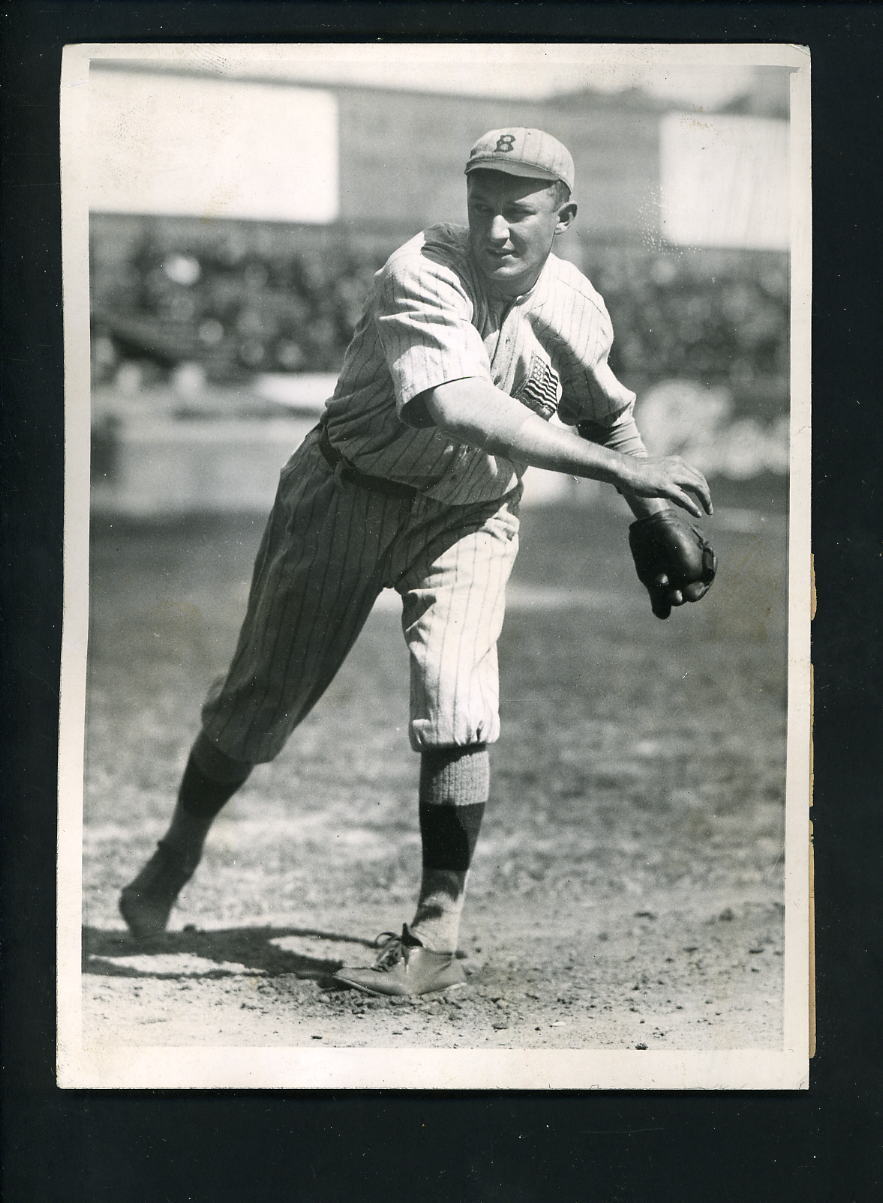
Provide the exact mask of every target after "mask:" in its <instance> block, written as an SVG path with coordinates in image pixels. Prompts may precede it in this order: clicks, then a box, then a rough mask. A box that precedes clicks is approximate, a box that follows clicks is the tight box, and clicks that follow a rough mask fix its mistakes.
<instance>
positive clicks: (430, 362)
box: [375, 251, 491, 420]
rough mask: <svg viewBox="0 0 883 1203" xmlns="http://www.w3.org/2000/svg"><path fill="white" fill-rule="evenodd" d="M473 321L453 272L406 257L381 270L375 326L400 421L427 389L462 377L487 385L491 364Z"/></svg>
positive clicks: (430, 260)
mask: <svg viewBox="0 0 883 1203" xmlns="http://www.w3.org/2000/svg"><path fill="white" fill-rule="evenodd" d="M472 315H473V303H472V300H471V298H470V296H469V295H468V293H467V291H466V288H465V286H464V284H463V281H462V280H461V278H460V276H459V275H458V273H457V271H456V270H455V269H454V268H453V267H451V266H449V265H448V264H446V263H444V262H443V261H440V260H439V259H437V258H436V257H434V256H430V255H427V254H426V253H421V252H417V251H413V252H409V253H407V254H404V255H400V256H394V257H393V258H392V259H391V260H390V261H389V263H387V264H386V266H385V267H384V268H383V269H382V270H381V272H380V274H379V278H378V284H377V291H376V296H375V320H376V324H377V332H378V336H379V338H380V342H381V345H382V347H383V353H384V355H385V357H386V362H387V366H388V367H389V371H390V375H391V376H392V383H393V389H394V391H395V399H396V408H397V410H398V412H399V415H400V416H401V417H403V420H407V419H406V417H405V414H404V410H405V407H406V406H407V405H408V402H409V401H411V400H413V398H414V397H416V396H417V395H418V394H419V393H422V392H425V391H426V389H430V388H435V387H436V386H438V385H440V384H446V383H447V382H448V381H451V380H462V379H464V378H465V377H467V376H477V377H480V378H481V379H486V380H488V381H490V379H491V375H490V362H489V360H488V355H487V351H486V349H485V346H484V343H483V342H482V339H481V335H480V334H479V332H478V330H477V329H476V328H475V326H474V325H473V324H472Z"/></svg>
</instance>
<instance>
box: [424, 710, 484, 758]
mask: <svg viewBox="0 0 883 1203" xmlns="http://www.w3.org/2000/svg"><path fill="white" fill-rule="evenodd" d="M408 735H409V739H410V743H411V747H412V749H413V750H414V751H415V752H432V751H436V750H437V749H439V748H466V747H471V746H473V745H480V744H493V743H496V742H497V740H498V739H499V738H500V718H499V715H498V714H497V713H493V714H485V715H482V716H481V717H478V716H475V717H474V718H473V720H472V721H468V720H464V718H463V717H460V718H458V719H457V720H456V721H454V720H446V719H441V718H413V719H411V723H410V726H409V728H408Z"/></svg>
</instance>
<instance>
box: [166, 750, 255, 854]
mask: <svg viewBox="0 0 883 1203" xmlns="http://www.w3.org/2000/svg"><path fill="white" fill-rule="evenodd" d="M253 767H254V766H253V765H252V764H249V763H247V762H246V761H242V760H232V759H231V758H230V757H229V756H226V755H225V754H224V753H223V752H221V751H219V749H218V748H216V747H215V746H214V744H212V743H210V742H209V741H208V739H206V737H205V735H204V734H203V733H202V732H200V733H199V735H198V736H197V738H196V741H195V743H194V744H193V747H192V748H191V750H190V756H189V758H188V760H187V767H186V768H185V769H184V776H183V777H182V779H181V787H180V789H179V791H178V800H177V803H176V805H175V809H174V812H173V814H172V821H171V824H170V826H169V829H168V831H167V832H166V834H165V835H164V836H163V839H162V842H163V844H164V845H165V846H166V847H167V848H169V849H171V850H173V851H174V852H176V853H178V854H179V855H180V856H181V858H182V860H183V861H184V864H185V866H186V867H187V868H196V865H197V864H198V863H199V858H200V856H201V855H202V848H203V844H204V843H205V838H206V836H207V835H208V833H209V830H210V828H211V825H212V823H213V822H214V821H215V818H216V816H217V815H218V812H219V811H220V810H221V807H222V806H223V805H224V803H225V802H227V801H229V799H230V798H232V796H233V794H235V793H236V791H237V790H238V789H239V787H240V786H241V785H242V784H243V782H244V781H245V780H246V778H247V777H248V775H249V773H250V772H251V770H252V768H253Z"/></svg>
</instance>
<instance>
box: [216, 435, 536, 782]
mask: <svg viewBox="0 0 883 1203" xmlns="http://www.w3.org/2000/svg"><path fill="white" fill-rule="evenodd" d="M317 443H318V438H317V436H316V434H315V433H314V434H311V435H309V436H308V437H307V439H306V440H305V442H304V444H303V445H302V446H301V447H300V448H299V450H298V451H297V452H296V453H295V454H294V456H293V457H292V458H291V460H290V461H289V463H288V464H287V465H286V467H285V469H284V470H283V472H282V475H281V478H280V485H279V491H278V493H277V498H276V503H275V505H274V508H273V512H272V514H271V515H270V519H269V522H268V524H267V529H266V531H265V533H264V537H263V540H262V543H261V547H260V550H259V552H258V556H257V560H256V563H255V571H254V576H253V580H252V586H251V591H250V595H249V601H248V607H247V611H246V617H245V621H244V623H243V626H242V630H241V632H240V636H239V641H238V644H237V647H236V651H235V653H234V656H233V660H232V662H231V665H230V669H229V670H228V672H227V674H226V676H224V677H220V678H218V680H217V681H215V682H214V684H213V685H212V687H211V689H210V690H209V694H208V697H207V699H206V702H205V705H204V706H203V711H202V720H203V730H204V732H205V735H206V736H207V738H208V739H209V740H210V741H211V742H212V743H213V744H214V745H216V746H217V747H219V748H220V749H221V751H223V752H224V753H225V754H226V755H227V756H230V757H232V758H233V759H235V760H242V761H251V762H253V763H261V762H263V761H267V760H272V759H273V757H274V756H276V755H277V754H278V753H279V751H280V750H281V749H282V747H283V745H284V744H285V741H286V740H287V739H288V737H289V735H290V734H291V732H292V731H293V730H294V728H295V727H296V726H297V724H298V723H299V722H300V721H301V720H302V719H303V718H304V717H305V716H306V715H307V714H308V713H309V711H310V710H311V709H312V707H313V706H314V705H315V704H316V702H317V701H318V700H319V698H320V697H321V696H322V694H323V693H324V691H325V690H326V689H327V687H328V685H329V684H330V683H331V681H332V680H333V679H334V676H335V675H336V673H337V670H338V669H339V667H340V665H341V664H342V663H343V661H344V659H345V658H346V655H347V653H348V652H349V650H350V648H351V647H352V645H353V643H354V642H355V639H356V637H357V636H358V634H359V631H360V630H361V629H362V626H363V625H364V623H365V620H366V619H367V617H368V614H369V613H370V611H371V607H372V605H373V604H374V601H375V600H376V598H377V594H378V593H379V592H380V590H381V589H382V588H384V587H394V588H396V589H398V591H399V592H400V594H401V595H402V597H403V600H404V606H403V615H404V617H403V628H404V631H405V638H406V642H407V644H408V647H409V649H410V653H411V666H412V671H411V719H412V721H411V727H410V735H411V743H412V746H413V747H414V748H416V749H421V748H424V747H434V746H446V745H451V744H453V745H465V744H471V743H475V742H491V741H492V740H495V739H496V738H498V735H499V717H498V713H497V706H498V684H497V661H496V641H497V638H498V636H499V631H500V628H501V626H502V621H503V612H504V605H505V599H504V594H505V586H506V581H507V580H508V577H509V573H510V571H511V567H512V564H513V562H514V560H515V554H516V551H517V547H518V540H517V530H518V517H517V502H518V493H517V491H516V493H515V494H513V495H512V496H511V497H510V498H507V499H506V500H504V501H503V502H502V503H501V502H499V501H495V502H491V503H481V504H478V505H474V506H460V507H451V506H447V505H443V504H442V503H440V502H437V501H435V500H434V499H432V498H429V497H423V496H417V497H415V498H413V499H409V498H393V497H387V496H384V495H382V494H379V493H373V492H369V491H368V490H366V489H363V488H362V487H361V486H359V485H357V484H351V483H349V482H346V481H344V480H342V479H341V477H340V473H339V472H334V471H332V470H331V469H330V468H329V466H328V464H327V463H326V461H325V459H324V458H323V457H322V456H321V454H320V452H319V450H318V446H317Z"/></svg>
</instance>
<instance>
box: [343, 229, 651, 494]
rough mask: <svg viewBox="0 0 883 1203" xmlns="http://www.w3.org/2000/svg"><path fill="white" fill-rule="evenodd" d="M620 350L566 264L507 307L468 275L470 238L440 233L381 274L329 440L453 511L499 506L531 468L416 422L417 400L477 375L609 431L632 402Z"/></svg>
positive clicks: (347, 366)
mask: <svg viewBox="0 0 883 1203" xmlns="http://www.w3.org/2000/svg"><path fill="white" fill-rule="evenodd" d="M612 343H613V329H612V326H611V322H610V318H609V316H608V314H607V310H606V308H605V306H604V302H603V301H602V299H601V297H600V296H599V295H598V293H597V292H596V291H595V289H594V288H593V287H592V285H591V284H590V283H589V281H588V280H587V279H586V277H585V276H584V275H583V274H582V272H580V271H578V270H577V268H576V267H574V266H573V265H572V264H571V263H568V262H566V261H565V260H563V259H559V258H558V257H557V256H556V255H550V256H549V258H548V259H547V261H546V263H545V264H544V266H543V270H542V272H541V274H540V277H539V279H538V280H537V283H536V284H535V285H534V287H533V288H532V289H531V290H530V292H528V293H525V294H524V295H523V296H520V297H516V298H512V297H504V296H502V295H500V294H498V293H497V292H496V290H495V289H494V288H493V285H492V284H491V283H490V282H489V281H487V280H485V279H484V277H483V276H482V275H481V273H480V272H479V270H478V268H477V267H476V266H475V265H474V264H473V262H472V259H471V257H470V254H469V249H468V230H467V229H466V228H465V227H460V226H452V225H437V226H432V227H430V228H429V229H428V230H424V231H423V233H421V234H418V235H417V236H416V237H415V238H412V239H411V240H410V241H409V242H407V243H405V244H404V246H402V247H400V248H399V249H398V250H397V251H395V252H394V253H393V254H392V255H391V256H390V258H389V260H388V261H387V263H386V264H385V265H384V266H383V267H382V268H381V269H380V271H379V272H377V274H376V275H375V277H374V288H373V292H372V294H371V296H370V297H369V299H368V302H367V304H366V306H365V309H364V311H363V313H362V315H361V318H360V320H359V322H358V325H357V327H356V330H355V333H354V334H353V338H352V341H351V342H350V345H349V347H348V349H347V352H346V356H345V358H344V363H343V367H342V369H341V373H340V377H339V379H338V382H337V387H336V389H335V391H334V394H333V396H332V397H331V399H330V400H329V401H328V402H327V404H326V421H327V425H328V433H329V437H330V438H331V440H332V442H333V443H334V445H335V446H336V447H337V448H338V449H339V450H340V451H341V452H342V454H343V455H345V456H346V458H347V459H348V460H349V461H350V462H351V463H353V464H354V465H355V466H356V467H357V468H358V469H359V470H360V471H361V472H365V473H368V474H369V475H372V476H383V477H387V478H388V479H391V480H397V481H401V482H404V483H406V484H410V485H412V486H414V487H416V488H417V489H418V490H419V491H421V492H423V493H425V494H427V495H428V496H430V497H433V498H435V499H437V500H439V501H443V502H446V503H448V504H452V505H460V504H466V503H471V502H477V501H486V500H492V499H494V498H497V497H501V496H503V494H505V493H507V492H509V490H511V489H512V488H514V487H515V485H516V484H517V483H518V481H519V479H520V478H521V476H522V475H523V473H524V471H525V467H526V465H524V464H523V463H519V462H516V461H512V460H508V459H505V458H503V457H502V456H495V455H490V454H488V453H487V452H485V451H482V450H480V449H478V448H474V447H467V446H464V445H463V444H462V443H456V442H454V441H452V440H451V439H450V438H449V437H448V436H447V435H446V434H444V433H443V432H442V431H440V430H438V428H436V427H434V426H432V427H426V426H422V427H421V426H419V425H415V424H414V422H415V417H414V415H412V413H411V412H410V411H409V408H408V404H409V402H410V401H412V400H413V399H414V398H415V397H416V396H418V394H420V393H422V392H424V391H425V390H427V389H431V388H434V387H436V386H438V385H440V384H444V383H446V382H448V381H451V380H460V379H463V378H465V377H469V376H475V377H478V378H479V379H482V380H485V381H488V382H489V383H491V384H493V385H495V386H496V387H497V388H499V389H501V390H502V391H503V392H506V393H509V394H510V395H511V396H513V397H516V398H517V399H518V400H520V401H522V402H523V403H524V404H525V405H526V406H528V407H529V408H530V409H532V410H534V411H535V412H536V413H538V414H540V415H541V416H542V417H544V418H547V419H548V418H551V417H552V416H553V415H557V416H558V417H559V418H560V420H561V421H563V422H565V423H567V424H571V425H572V424H575V423H577V422H583V421H587V422H592V423H595V424H596V425H597V426H598V427H600V428H602V429H603V428H608V427H610V426H612V425H613V424H614V423H617V421H618V420H621V419H626V420H628V419H629V418H630V415H631V411H632V408H633V406H634V401H635V395H634V393H632V392H631V391H630V390H629V389H627V388H626V387H625V386H624V385H622V384H621V383H620V382H619V380H617V379H616V377H615V375H614V374H613V371H612V370H611V368H610V366H609V365H608V362H607V357H608V354H609V352H610V348H611V346H612Z"/></svg>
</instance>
